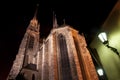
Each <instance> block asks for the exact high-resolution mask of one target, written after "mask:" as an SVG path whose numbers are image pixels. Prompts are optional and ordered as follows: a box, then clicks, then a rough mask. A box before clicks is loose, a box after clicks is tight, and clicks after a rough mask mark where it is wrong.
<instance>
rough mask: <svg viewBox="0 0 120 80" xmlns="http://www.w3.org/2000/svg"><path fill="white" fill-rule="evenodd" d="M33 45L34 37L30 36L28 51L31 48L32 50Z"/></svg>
mask: <svg viewBox="0 0 120 80" xmlns="http://www.w3.org/2000/svg"><path fill="white" fill-rule="evenodd" d="M33 45H34V37H33V36H30V37H29V44H28V48H29V49H32V48H33Z"/></svg>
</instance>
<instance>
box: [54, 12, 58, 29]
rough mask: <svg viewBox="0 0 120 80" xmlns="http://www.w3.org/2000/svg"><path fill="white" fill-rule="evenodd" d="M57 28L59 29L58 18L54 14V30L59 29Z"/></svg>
mask: <svg viewBox="0 0 120 80" xmlns="http://www.w3.org/2000/svg"><path fill="white" fill-rule="evenodd" d="M57 27H58V24H57V18H56V15H55V13H54V12H53V28H57Z"/></svg>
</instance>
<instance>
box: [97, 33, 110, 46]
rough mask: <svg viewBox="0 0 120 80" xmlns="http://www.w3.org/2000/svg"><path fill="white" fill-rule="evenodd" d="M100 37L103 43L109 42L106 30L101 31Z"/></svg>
mask: <svg viewBox="0 0 120 80" xmlns="http://www.w3.org/2000/svg"><path fill="white" fill-rule="evenodd" d="M98 38H99V39H100V41H101V42H102V43H103V44H108V39H107V35H106V33H105V32H101V33H100V34H99V35H98Z"/></svg>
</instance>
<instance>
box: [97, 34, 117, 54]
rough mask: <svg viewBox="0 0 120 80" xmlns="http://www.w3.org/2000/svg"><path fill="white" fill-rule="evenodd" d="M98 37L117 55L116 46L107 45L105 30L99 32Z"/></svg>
mask: <svg viewBox="0 0 120 80" xmlns="http://www.w3.org/2000/svg"><path fill="white" fill-rule="evenodd" d="M98 38H99V40H100V41H101V42H102V43H103V44H104V45H105V46H107V47H108V48H110V49H111V50H112V51H113V52H115V53H116V54H117V55H119V52H118V51H117V49H116V48H114V47H111V46H110V45H109V41H108V38H107V34H106V33H105V32H101V33H100V34H99V35H98Z"/></svg>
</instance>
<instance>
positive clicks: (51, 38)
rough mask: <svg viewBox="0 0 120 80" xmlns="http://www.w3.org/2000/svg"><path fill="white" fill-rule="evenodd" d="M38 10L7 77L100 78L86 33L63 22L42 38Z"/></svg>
mask: <svg viewBox="0 0 120 80" xmlns="http://www.w3.org/2000/svg"><path fill="white" fill-rule="evenodd" d="M39 29H40V24H39V23H38V20H37V18H36V13H35V15H34V17H33V19H32V20H31V21H30V24H29V26H28V28H27V29H26V33H25V35H24V37H23V39H22V41H21V45H20V47H19V51H18V54H17V55H16V59H15V61H14V62H13V66H12V68H11V70H10V73H9V75H8V77H7V80H98V75H97V73H96V70H95V66H94V64H93V61H92V58H91V55H90V53H89V51H88V49H87V48H86V46H87V44H86V41H85V38H84V35H80V34H79V32H78V31H77V30H75V29H73V28H72V27H71V26H69V25H66V24H63V25H61V26H58V25H57V19H56V17H55V16H54V18H53V28H52V30H51V32H50V34H49V35H48V37H47V38H46V39H42V41H40V39H41V38H40V37H39V36H40V32H39Z"/></svg>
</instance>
